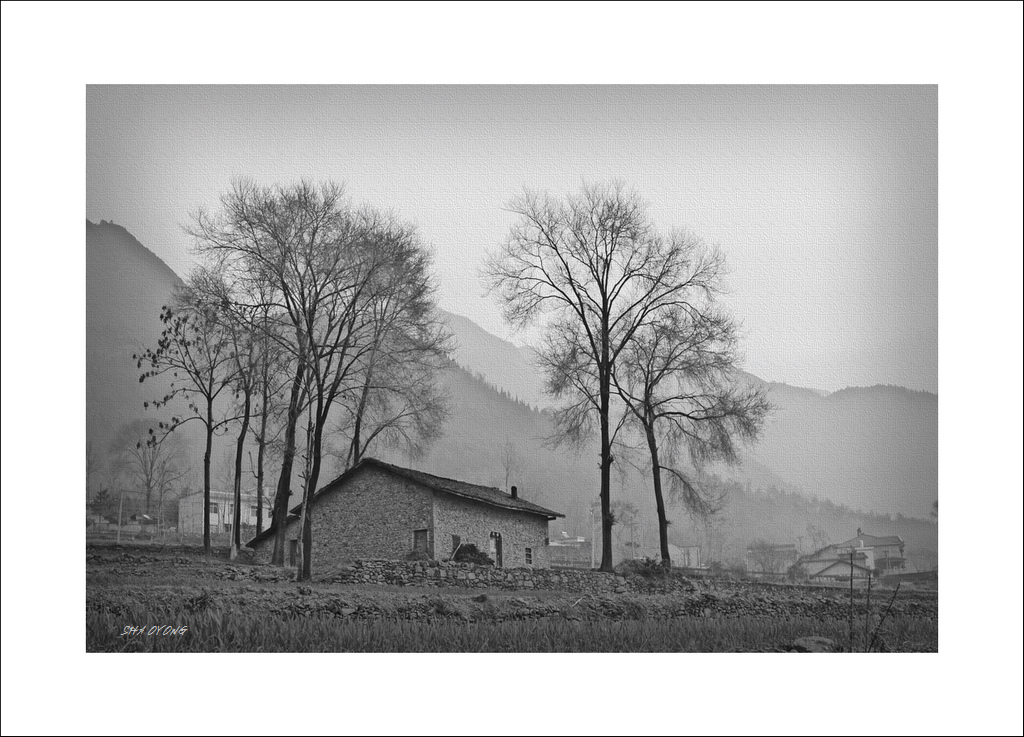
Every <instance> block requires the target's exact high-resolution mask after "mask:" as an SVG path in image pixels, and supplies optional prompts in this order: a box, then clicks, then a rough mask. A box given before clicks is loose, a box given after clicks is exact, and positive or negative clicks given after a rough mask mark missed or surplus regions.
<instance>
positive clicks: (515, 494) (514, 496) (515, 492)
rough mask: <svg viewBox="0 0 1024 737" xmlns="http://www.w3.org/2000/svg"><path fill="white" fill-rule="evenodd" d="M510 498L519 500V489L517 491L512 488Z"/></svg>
mask: <svg viewBox="0 0 1024 737" xmlns="http://www.w3.org/2000/svg"><path fill="white" fill-rule="evenodd" d="M512 498H513V499H518V498H519V489H517V488H516V487H514V486H513V487H512Z"/></svg>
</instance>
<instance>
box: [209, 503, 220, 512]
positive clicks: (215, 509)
mask: <svg viewBox="0 0 1024 737" xmlns="http://www.w3.org/2000/svg"><path fill="white" fill-rule="evenodd" d="M210 514H220V507H218V506H217V502H210Z"/></svg>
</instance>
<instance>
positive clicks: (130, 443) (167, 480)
mask: <svg viewBox="0 0 1024 737" xmlns="http://www.w3.org/2000/svg"><path fill="white" fill-rule="evenodd" d="M110 452H111V458H112V463H111V468H112V471H113V472H114V473H115V474H117V475H120V476H122V477H124V478H125V479H126V480H129V481H131V482H132V484H133V486H134V487H135V488H136V489H137V490H138V491H139V492H140V493H141V496H142V502H143V506H142V511H143V512H144V513H145V514H147V515H148V514H151V513H152V512H153V509H154V502H155V503H156V504H155V508H156V510H157V513H156V518H157V521H158V522H160V523H162V522H163V507H164V499H165V497H166V496H167V495H169V494H172V495H173V494H174V493H175V490H176V487H177V485H178V483H179V482H180V481H182V480H183V479H184V478H185V477H186V476H187V475H188V472H189V470H190V469H189V468H188V466H187V464H186V462H185V448H184V444H183V442H182V441H181V439H180V438H178V437H177V436H170V435H168V434H166V433H165V432H163V430H162V429H161V428H160V427H159V424H158V423H156V422H153V421H146V420H135V421H133V422H129V423H126V424H125V425H123V426H122V427H121V429H120V430H119V431H118V433H117V435H116V436H115V437H114V440H113V442H112V443H111V446H110Z"/></svg>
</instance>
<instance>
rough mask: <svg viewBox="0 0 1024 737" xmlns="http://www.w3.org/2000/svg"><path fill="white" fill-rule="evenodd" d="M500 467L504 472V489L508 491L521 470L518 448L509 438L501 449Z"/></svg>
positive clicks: (521, 464)
mask: <svg viewBox="0 0 1024 737" xmlns="http://www.w3.org/2000/svg"><path fill="white" fill-rule="evenodd" d="M501 468H502V470H503V471H504V472H505V491H508V489H509V485H510V484H511V482H512V481H513V480H515V479H516V477H517V476H518V475H519V474H520V473H522V471H523V460H522V457H521V456H520V455H519V448H518V446H516V444H515V443H513V442H512V441H511V440H506V441H505V447H504V448H502V450H501Z"/></svg>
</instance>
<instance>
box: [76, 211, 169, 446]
mask: <svg viewBox="0 0 1024 737" xmlns="http://www.w3.org/2000/svg"><path fill="white" fill-rule="evenodd" d="M85 247H86V259H85V282H86V284H85V301H86V304H85V360H86V369H85V398H86V402H85V422H86V437H87V439H88V440H90V441H92V444H93V448H94V452H97V453H99V454H101V455H102V454H105V453H106V452H107V451H108V449H109V446H110V443H111V441H112V439H113V438H114V436H115V435H116V432H117V430H118V428H119V427H120V426H121V425H122V424H124V423H126V422H129V421H131V420H134V419H139V418H146V417H151V416H153V413H152V412H147V411H146V410H145V409H144V407H143V402H144V401H146V400H150V399H153V397H154V396H157V395H158V389H159V387H158V386H157V385H155V384H153V383H147V384H145V385H143V384H140V383H139V370H138V369H137V368H136V363H135V361H134V360H132V354H134V353H138V352H139V350H140V348H142V347H144V346H152V345H154V344H155V343H156V340H157V338H158V337H159V336H160V330H161V329H162V325H161V324H160V309H161V308H162V307H163V305H165V304H167V301H168V299H169V298H170V296H171V292H172V290H173V289H174V287H175V286H176V285H178V284H180V283H181V279H179V278H178V275H177V274H175V273H174V272H173V271H172V270H171V269H170V267H168V266H167V264H165V263H164V262H163V261H161V260H160V259H159V258H157V256H155V255H154V254H153V253H152V252H151V251H149V250H148V249H146V248H145V247H144V246H143V245H142V244H141V243H139V242H138V241H137V240H136V239H135V238H134V237H133V236H132V235H131V233H129V232H128V231H127V230H125V229H124V228H122V227H121V226H120V225H115V224H114V223H111V222H107V221H101V222H100V223H99V224H94V223H91V222H89V221H88V220H87V221H86V223H85Z"/></svg>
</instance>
